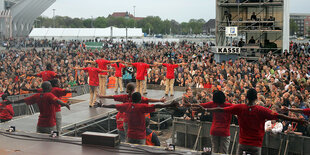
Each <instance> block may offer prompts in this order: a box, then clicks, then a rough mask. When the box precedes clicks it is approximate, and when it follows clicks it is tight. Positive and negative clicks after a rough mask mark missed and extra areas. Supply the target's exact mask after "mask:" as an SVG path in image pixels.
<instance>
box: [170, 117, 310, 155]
mask: <svg viewBox="0 0 310 155" xmlns="http://www.w3.org/2000/svg"><path fill="white" fill-rule="evenodd" d="M211 125H212V123H211V122H198V121H190V120H184V119H180V118H174V120H173V133H172V143H173V144H175V145H176V146H180V147H185V148H190V149H194V150H199V151H201V150H203V148H204V147H211V139H210V129H211ZM197 135H198V136H197ZM230 135H231V137H230V147H229V154H235V153H236V149H237V146H238V143H239V142H238V140H239V126H236V125H231V126H230ZM307 146H310V138H309V137H304V136H298V135H293V134H283V133H279V134H272V133H270V132H266V134H265V137H264V141H263V148H262V154H264V155H291V154H294V155H295V154H298V155H308V154H310V147H307Z"/></svg>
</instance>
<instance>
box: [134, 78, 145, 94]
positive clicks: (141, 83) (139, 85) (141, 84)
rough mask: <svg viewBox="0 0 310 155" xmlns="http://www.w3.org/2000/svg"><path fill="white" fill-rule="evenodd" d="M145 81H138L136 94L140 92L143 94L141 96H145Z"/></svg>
mask: <svg viewBox="0 0 310 155" xmlns="http://www.w3.org/2000/svg"><path fill="white" fill-rule="evenodd" d="M144 81H145V80H136V85H137V86H136V87H137V88H136V92H140V93H141V95H142V94H143V82H144Z"/></svg>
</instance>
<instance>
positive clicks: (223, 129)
mask: <svg viewBox="0 0 310 155" xmlns="http://www.w3.org/2000/svg"><path fill="white" fill-rule="evenodd" d="M200 105H201V106H203V107H204V108H216V107H223V108H224V107H229V106H232V104H231V103H224V104H216V103H214V102H208V103H202V104H200ZM212 117H213V121H212V126H211V130H210V134H211V135H213V136H222V137H227V136H230V132H229V129H230V122H231V114H229V113H223V112H214V113H212Z"/></svg>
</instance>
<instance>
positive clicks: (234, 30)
mask: <svg viewBox="0 0 310 155" xmlns="http://www.w3.org/2000/svg"><path fill="white" fill-rule="evenodd" d="M225 32H226V37H237V36H238V27H226V29H225Z"/></svg>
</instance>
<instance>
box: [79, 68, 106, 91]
mask: <svg viewBox="0 0 310 155" xmlns="http://www.w3.org/2000/svg"><path fill="white" fill-rule="evenodd" d="M83 70H84V71H87V72H88V76H89V85H90V86H99V76H98V74H99V73H101V71H102V70H101V69H99V68H95V67H86V68H83Z"/></svg>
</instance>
